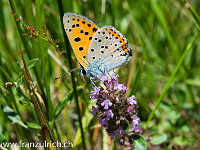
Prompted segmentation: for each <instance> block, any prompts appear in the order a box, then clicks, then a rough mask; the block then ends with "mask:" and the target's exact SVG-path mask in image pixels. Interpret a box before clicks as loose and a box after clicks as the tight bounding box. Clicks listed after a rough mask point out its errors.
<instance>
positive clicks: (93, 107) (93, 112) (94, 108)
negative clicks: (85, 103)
mask: <svg viewBox="0 0 200 150" xmlns="http://www.w3.org/2000/svg"><path fill="white" fill-rule="evenodd" d="M98 111H99V109H98V108H96V107H95V106H92V114H93V115H96V113H97V112H98Z"/></svg>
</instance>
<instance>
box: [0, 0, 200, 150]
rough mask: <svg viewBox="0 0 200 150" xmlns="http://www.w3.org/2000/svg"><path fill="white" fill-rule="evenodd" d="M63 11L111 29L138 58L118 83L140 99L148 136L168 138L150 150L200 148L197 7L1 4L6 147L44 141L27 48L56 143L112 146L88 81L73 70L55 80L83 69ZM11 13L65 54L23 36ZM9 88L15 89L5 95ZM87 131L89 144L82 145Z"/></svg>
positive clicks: (76, 1) (0, 0)
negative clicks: (31, 88) (43, 33)
mask: <svg viewBox="0 0 200 150" xmlns="http://www.w3.org/2000/svg"><path fill="white" fill-rule="evenodd" d="M62 8H63V11H64V12H65V13H66V12H74V13H78V14H81V15H84V16H86V17H88V18H90V19H91V20H93V21H94V22H96V23H97V24H99V25H100V26H105V25H113V26H114V27H115V28H117V29H118V30H119V31H121V33H122V34H124V35H125V36H126V38H127V39H128V40H129V43H130V46H131V47H132V49H133V53H134V54H135V53H137V55H135V57H136V61H135V62H134V60H133V58H132V59H131V61H130V62H129V63H128V64H127V65H125V66H123V67H121V68H120V69H117V71H116V72H117V73H118V74H119V75H120V79H119V80H120V83H125V84H126V85H127V84H130V89H129V95H135V96H136V97H137V100H138V105H139V111H138V115H139V117H140V118H141V127H142V128H143V130H144V134H143V135H142V136H143V137H144V138H147V137H151V136H152V134H153V135H154V134H155V133H164V134H165V135H167V138H166V139H165V140H164V141H163V143H159V145H157V146H155V145H153V144H155V143H152V142H148V143H147V144H148V148H149V149H155V148H159V149H198V148H200V145H199V143H200V138H199V133H200V126H199V124H200V118H199V115H200V106H199V104H200V90H199V89H200V67H199V66H200V57H199V56H200V42H199V29H200V27H199V26H200V19H199V16H198V15H199V14H200V1H199V0H193V1H189V2H187V1H181V0H166V1H161V0H157V1H156V0H107V1H106V0H95V1H93V0H63V1H62V2H61V1H60V0H57V1H54V0H8V1H6V0H0V75H1V77H0V95H1V96H0V106H1V109H0V143H2V142H18V141H20V140H23V141H29V142H32V141H43V138H42V135H41V130H40V129H41V127H40V125H41V123H40V119H39V117H38V112H37V110H36V109H35V107H34V106H33V104H32V101H29V100H30V96H29V92H28V90H27V87H26V84H25V80H24V78H22V76H23V74H22V71H21V66H23V63H22V58H21V55H20V47H21V49H22V51H23V55H24V57H25V60H26V62H27V63H28V62H29V71H30V74H31V77H32V79H33V85H34V86H35V88H37V91H38V93H39V94H40V95H41V97H42V101H40V103H41V108H42V111H43V113H44V114H45V116H46V118H47V120H48V121H49V127H50V129H51V131H52V134H53V137H54V139H55V140H59V141H60V142H66V141H68V142H73V143H74V145H75V149H79V148H80V147H83V148H84V147H86V148H87V149H109V148H111V147H112V146H113V143H111V142H110V141H109V138H108V136H107V134H106V132H105V131H104V130H103V129H102V128H100V126H99V125H98V121H97V120H96V119H95V118H93V116H92V114H91V110H90V109H91V107H92V105H94V104H95V102H94V101H91V100H90V99H89V92H90V91H91V90H92V89H91V84H90V81H89V79H87V78H86V80H84V79H83V78H81V77H80V76H79V75H78V73H77V71H74V72H73V75H72V77H71V75H66V76H65V77H63V78H61V79H59V80H55V78H56V77H58V76H61V75H63V74H65V71H64V70H63V68H64V67H66V68H67V69H73V68H80V65H79V64H78V62H77V60H76V58H75V56H74V54H73V52H72V49H71V46H70V44H69V42H67V43H66V42H64V36H63V29H62V22H61V18H60V17H62V15H63V14H61V12H62ZM10 12H14V13H17V15H19V16H21V18H22V22H23V23H24V24H25V25H27V26H30V27H31V26H34V27H35V28H36V30H42V25H44V26H45V27H46V31H47V36H48V38H49V39H52V42H53V43H55V44H56V45H58V47H59V49H57V51H56V49H55V47H54V46H53V45H52V44H51V42H48V40H47V39H46V40H45V39H42V38H40V37H37V38H32V37H31V36H23V35H22V34H24V33H27V31H26V30H24V28H22V27H21V25H20V24H19V23H18V22H17V23H16V21H15V19H14V17H13V15H11V14H10ZM50 41H51V40H50ZM19 44H20V46H19ZM62 49H63V53H62V54H60V53H59V51H60V50H62ZM48 50H49V51H51V52H52V53H53V54H54V55H55V56H56V58H57V59H58V60H57V59H56V58H54V57H52V56H50V52H48ZM70 51H71V55H70V56H69V52H70ZM31 60H32V61H31ZM58 61H60V62H61V64H60V63H58ZM133 65H134V70H133V71H132V72H130V70H131V67H132V66H133ZM129 77H130V79H131V80H129V81H128V78H129ZM11 81H13V82H17V86H14V87H12V88H6V86H5V85H7V84H8V82H11ZM73 81H75V82H73ZM22 82H23V83H22ZM22 86H23V87H24V89H25V90H24V91H23V90H21V87H22ZM75 88H76V90H75ZM20 91H23V92H24V95H23V94H22V92H20ZM74 95H75V96H74ZM26 96H27V97H26ZM27 99H28V100H27ZM77 100H79V102H78V101H77ZM78 106H79V107H78ZM80 114H81V117H80ZM80 119H82V128H80ZM81 129H83V130H81ZM83 132H84V137H85V138H84V140H81V139H82V138H81V133H83ZM82 137H83V135H82ZM22 149H25V148H22ZM115 149H118V148H116V147H115Z"/></svg>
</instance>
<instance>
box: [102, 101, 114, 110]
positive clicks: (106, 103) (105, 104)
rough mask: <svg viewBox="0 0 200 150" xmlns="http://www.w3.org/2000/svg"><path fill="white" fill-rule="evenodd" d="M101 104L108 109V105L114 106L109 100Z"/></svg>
mask: <svg viewBox="0 0 200 150" xmlns="http://www.w3.org/2000/svg"><path fill="white" fill-rule="evenodd" d="M101 106H104V109H108V106H112V103H111V102H110V101H109V100H105V101H104V102H103V103H101Z"/></svg>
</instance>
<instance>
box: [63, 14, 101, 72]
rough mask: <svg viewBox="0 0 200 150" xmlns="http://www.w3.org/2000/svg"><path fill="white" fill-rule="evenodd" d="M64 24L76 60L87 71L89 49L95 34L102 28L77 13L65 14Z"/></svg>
mask: <svg viewBox="0 0 200 150" xmlns="http://www.w3.org/2000/svg"><path fill="white" fill-rule="evenodd" d="M63 24H64V28H65V31H66V33H67V36H68V38H69V41H70V43H71V46H72V48H73V51H74V54H75V56H76V58H77V59H78V61H79V62H80V64H81V65H82V66H83V67H84V68H86V69H87V65H88V63H87V62H88V56H87V54H88V49H89V46H90V43H91V40H92V37H93V35H94V33H95V32H96V31H97V30H98V29H99V28H100V27H99V26H98V25H97V24H95V23H94V22H93V21H92V20H89V19H88V18H86V17H84V16H82V15H79V14H75V13H65V14H64V16H63Z"/></svg>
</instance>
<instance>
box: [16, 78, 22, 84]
mask: <svg viewBox="0 0 200 150" xmlns="http://www.w3.org/2000/svg"><path fill="white" fill-rule="evenodd" d="M22 83H23V77H21V78H20V79H19V80H18V81H17V85H18V86H19V85H21V84H22Z"/></svg>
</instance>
